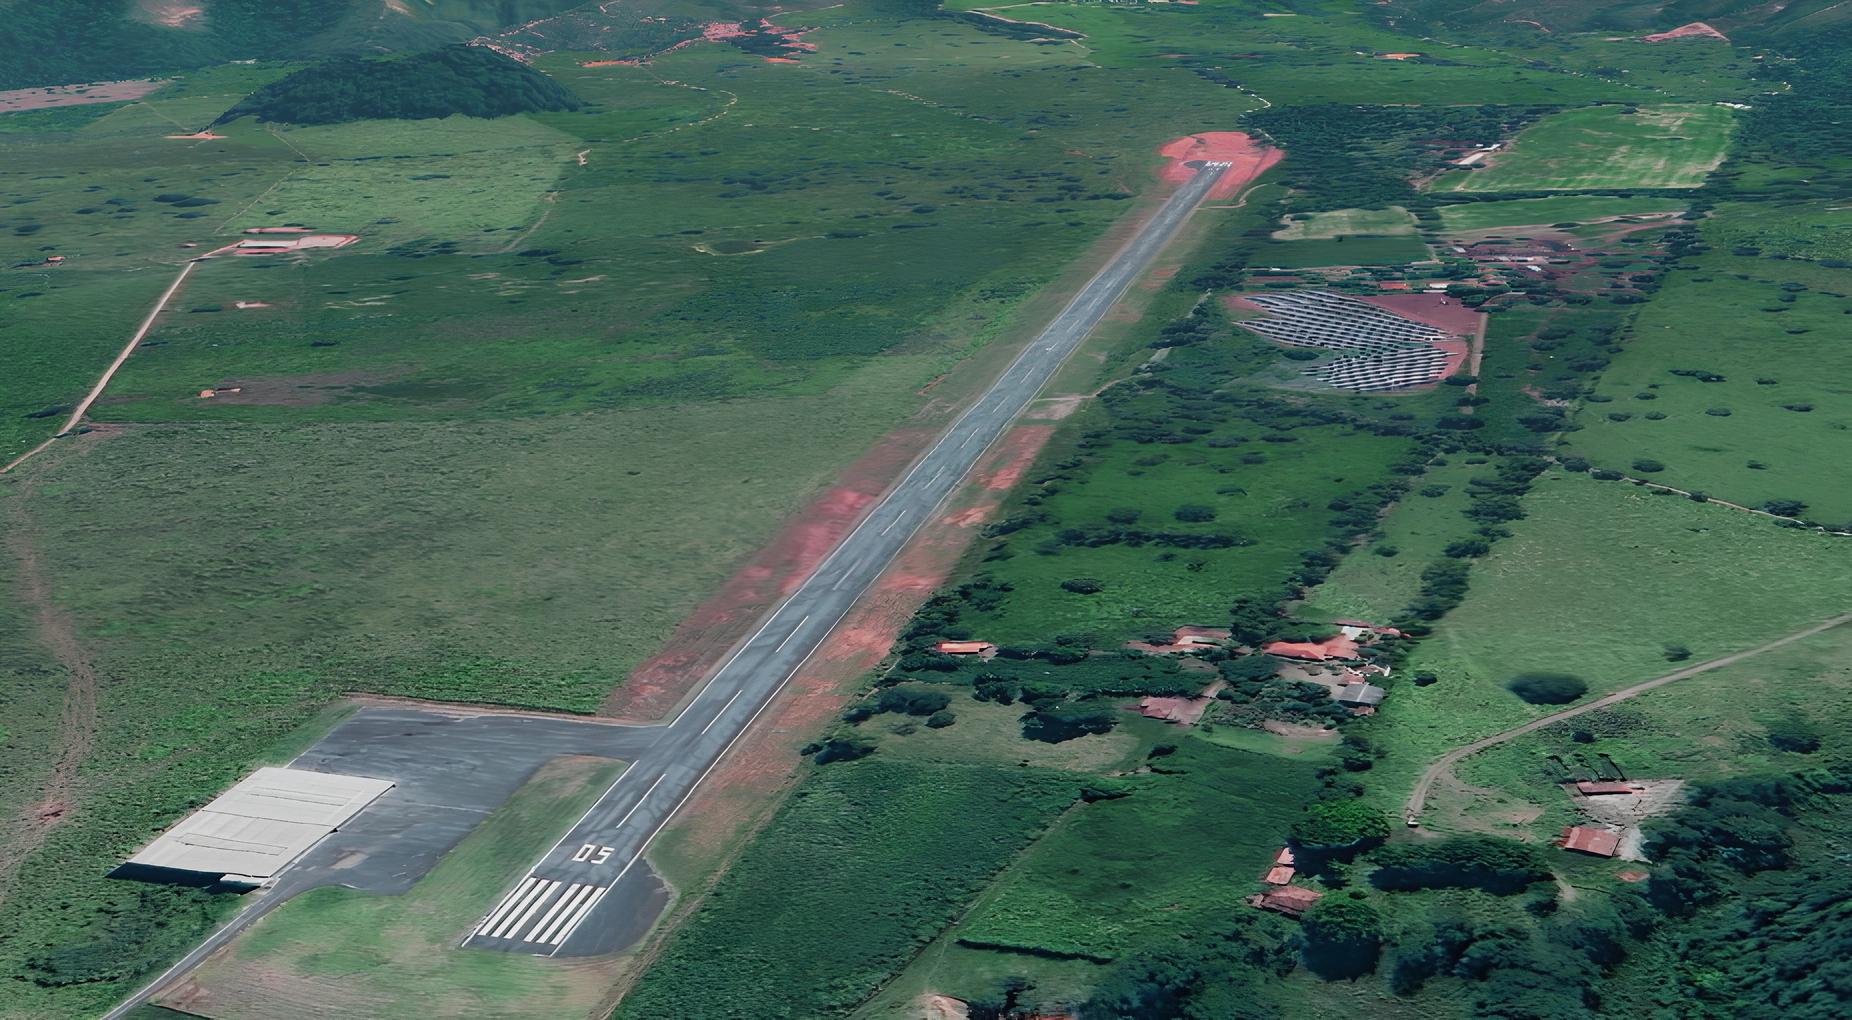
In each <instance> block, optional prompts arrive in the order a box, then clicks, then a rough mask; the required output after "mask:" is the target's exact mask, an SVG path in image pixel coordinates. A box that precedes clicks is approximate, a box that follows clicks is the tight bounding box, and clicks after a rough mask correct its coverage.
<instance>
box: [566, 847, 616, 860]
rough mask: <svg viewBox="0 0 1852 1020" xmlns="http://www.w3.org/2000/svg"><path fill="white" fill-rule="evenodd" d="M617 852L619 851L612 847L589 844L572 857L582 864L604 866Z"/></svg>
mask: <svg viewBox="0 0 1852 1020" xmlns="http://www.w3.org/2000/svg"><path fill="white" fill-rule="evenodd" d="M616 852H617V851H616V850H615V849H614V848H612V847H608V846H599V845H598V844H596V843H587V844H585V845H584V846H582V847H580V848H579V852H578V853H576V854H573V855H572V859H573V860H574V861H577V862H579V863H581V864H603V863H604V862H606V861H608V860H610V859H611V855H612V854H614V853H616Z"/></svg>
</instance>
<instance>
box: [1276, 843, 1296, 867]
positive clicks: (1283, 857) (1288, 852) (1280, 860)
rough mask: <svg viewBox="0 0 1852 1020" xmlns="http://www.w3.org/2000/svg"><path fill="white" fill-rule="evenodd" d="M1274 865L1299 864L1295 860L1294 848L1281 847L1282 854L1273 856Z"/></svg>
mask: <svg viewBox="0 0 1852 1020" xmlns="http://www.w3.org/2000/svg"><path fill="white" fill-rule="evenodd" d="M1273 863H1275V864H1294V863H1297V862H1295V861H1294V860H1293V848H1292V847H1289V846H1283V847H1281V848H1280V852H1279V853H1277V854H1274V855H1273Z"/></svg>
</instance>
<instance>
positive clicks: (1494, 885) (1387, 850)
mask: <svg viewBox="0 0 1852 1020" xmlns="http://www.w3.org/2000/svg"><path fill="white" fill-rule="evenodd" d="M1371 860H1372V861H1373V862H1374V863H1375V864H1376V866H1377V867H1376V870H1375V871H1374V872H1372V873H1371V874H1370V884H1371V885H1374V886H1376V887H1377V888H1378V889H1392V890H1397V891H1412V890H1416V889H1480V890H1483V891H1485V892H1489V893H1492V894H1494V895H1498V896H1509V895H1511V894H1512V893H1517V892H1522V891H1524V889H1525V888H1526V887H1527V886H1529V885H1530V884H1531V883H1533V882H1540V881H1543V880H1544V879H1547V878H1549V877H1550V869H1549V868H1548V867H1546V866H1545V865H1544V862H1543V857H1542V855H1541V854H1540V853H1539V852H1538V851H1537V848H1536V847H1533V846H1530V845H1528V844H1525V843H1519V842H1517V841H1516V840H1511V839H1502V838H1500V837H1497V836H1453V837H1450V838H1448V839H1443V840H1440V841H1439V842H1434V843H1403V844H1399V845H1396V846H1386V847H1383V848H1382V849H1381V850H1379V851H1377V852H1376V853H1375V854H1374V855H1372V857H1371Z"/></svg>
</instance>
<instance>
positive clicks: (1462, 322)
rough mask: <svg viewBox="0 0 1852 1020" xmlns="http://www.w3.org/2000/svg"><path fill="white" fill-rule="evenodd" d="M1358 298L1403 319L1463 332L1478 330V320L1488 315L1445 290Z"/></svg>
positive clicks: (1462, 333)
mask: <svg viewBox="0 0 1852 1020" xmlns="http://www.w3.org/2000/svg"><path fill="white" fill-rule="evenodd" d="M1358 300H1359V301H1367V302H1369V303H1370V304H1373V305H1375V306H1376V307H1378V308H1382V309H1386V310H1388V311H1391V312H1394V313H1395V314H1397V315H1400V316H1401V317H1403V318H1404V319H1413V320H1415V321H1416V322H1422V323H1426V324H1428V325H1430V326H1433V327H1434V328H1435V329H1444V330H1446V331H1447V332H1449V333H1459V334H1461V335H1464V336H1470V335H1471V334H1472V333H1474V332H1475V331H1477V330H1478V329H1479V321H1480V320H1481V319H1482V318H1484V317H1485V315H1484V313H1483V312H1476V311H1473V310H1472V309H1471V308H1468V307H1466V306H1465V305H1462V304H1460V302H1459V300H1458V299H1457V298H1450V297H1448V296H1446V295H1445V294H1373V295H1371V296H1369V297H1361V298H1358Z"/></svg>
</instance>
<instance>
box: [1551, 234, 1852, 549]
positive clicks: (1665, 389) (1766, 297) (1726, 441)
mask: <svg viewBox="0 0 1852 1020" xmlns="http://www.w3.org/2000/svg"><path fill="white" fill-rule="evenodd" d="M1849 291H1852V271H1847V270H1838V269H1826V268H1822V267H1818V266H1813V265H1809V264H1807V263H1803V262H1796V261H1789V262H1780V263H1777V262H1770V261H1767V260H1761V259H1755V258H1747V257H1737V256H1731V255H1728V254H1725V253H1722V252H1713V253H1711V254H1708V255H1704V256H1702V257H1698V258H1694V259H1691V260H1688V261H1686V262H1685V263H1684V264H1683V266H1681V269H1680V271H1679V272H1677V273H1674V274H1672V276H1671V278H1670V279H1669V280H1668V281H1667V283H1666V286H1665V288H1664V289H1663V290H1662V291H1661V292H1660V293H1659V295H1658V296H1657V297H1656V298H1655V299H1654V300H1653V301H1652V302H1651V303H1649V304H1648V305H1647V306H1646V307H1645V308H1643V309H1642V310H1641V311H1640V313H1639V317H1638V318H1637V319H1636V320H1635V322H1634V326H1633V331H1632V338H1631V339H1630V340H1629V341H1628V343H1627V344H1626V346H1625V347H1624V348H1623V349H1622V351H1621V352H1620V353H1619V354H1617V355H1615V357H1614V362H1613V364H1612V365H1611V366H1610V367H1609V368H1608V370H1607V371H1606V372H1605V373H1603V375H1602V377H1601V381H1600V383H1599V384H1598V385H1597V387H1596V389H1595V397H1594V398H1593V399H1592V400H1591V401H1590V402H1588V403H1586V404H1585V405H1584V406H1583V407H1582V408H1581V409H1580V410H1579V411H1578V412H1577V414H1576V419H1575V420H1576V423H1577V424H1579V425H1580V426H1582V427H1581V430H1580V431H1578V432H1575V433H1574V434H1572V435H1570V436H1568V437H1567V439H1566V446H1567V449H1568V450H1570V451H1571V452H1575V453H1580V454H1582V455H1583V456H1586V457H1587V458H1589V459H1590V460H1591V461H1593V462H1594V463H1595V464H1596V465H1597V466H1600V467H1606V468H1612V469H1614V470H1617V471H1621V472H1624V473H1628V474H1642V472H1640V471H1636V470H1635V469H1634V468H1633V466H1632V465H1633V463H1634V462H1635V461H1636V460H1642V459H1644V460H1649V461H1656V462H1658V463H1659V464H1661V465H1663V470H1661V471H1658V472H1654V473H1652V474H1651V480H1652V481H1655V482H1661V483H1664V484H1667V485H1673V486H1676V487H1678V488H1682V489H1689V490H1701V491H1704V492H1706V493H1708V494H1710V495H1712V496H1715V497H1717V498H1719V499H1726V500H1730V501H1732V502H1736V503H1742V504H1745V505H1749V506H1760V505H1762V504H1763V503H1765V502H1767V501H1769V500H1775V499H1784V500H1800V501H1801V502H1803V503H1805V504H1806V508H1805V513H1804V516H1806V517H1808V518H1810V519H1814V520H1820V521H1824V522H1827V523H1829V524H1832V525H1834V526H1839V525H1841V524H1843V523H1844V522H1846V521H1848V520H1852V480H1848V479H1847V477H1846V476H1845V474H1844V473H1843V472H1839V471H1831V470H1824V469H1823V467H1824V465H1828V464H1832V463H1836V462H1837V461H1838V460H1840V459H1843V458H1844V457H1846V456H1848V455H1852V432H1849V431H1848V427H1849V426H1852V418H1849V417H1847V415H1846V413H1845V407H1846V396H1847V394H1848V393H1852V389H1848V383H1847V382H1846V380H1847V379H1848V377H1849V374H1852V360H1849V359H1852V354H1848V352H1847V351H1846V350H1845V347H1844V345H1843V344H1842V343H1840V339H1839V338H1840V337H1842V336H1843V335H1844V332H1845V323H1846V322H1847V321H1848V320H1847V318H1846V313H1847V312H1848V311H1852V299H1848V298H1847V297H1844V296H1842V295H1845V294H1847V293H1848V292H1849ZM1675 372H1687V373H1690V372H1697V373H1705V374H1704V375H1698V376H1694V375H1678V374H1674V373H1675ZM1705 378H1709V379H1712V381H1709V382H1706V381H1701V380H1702V379H1705Z"/></svg>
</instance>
